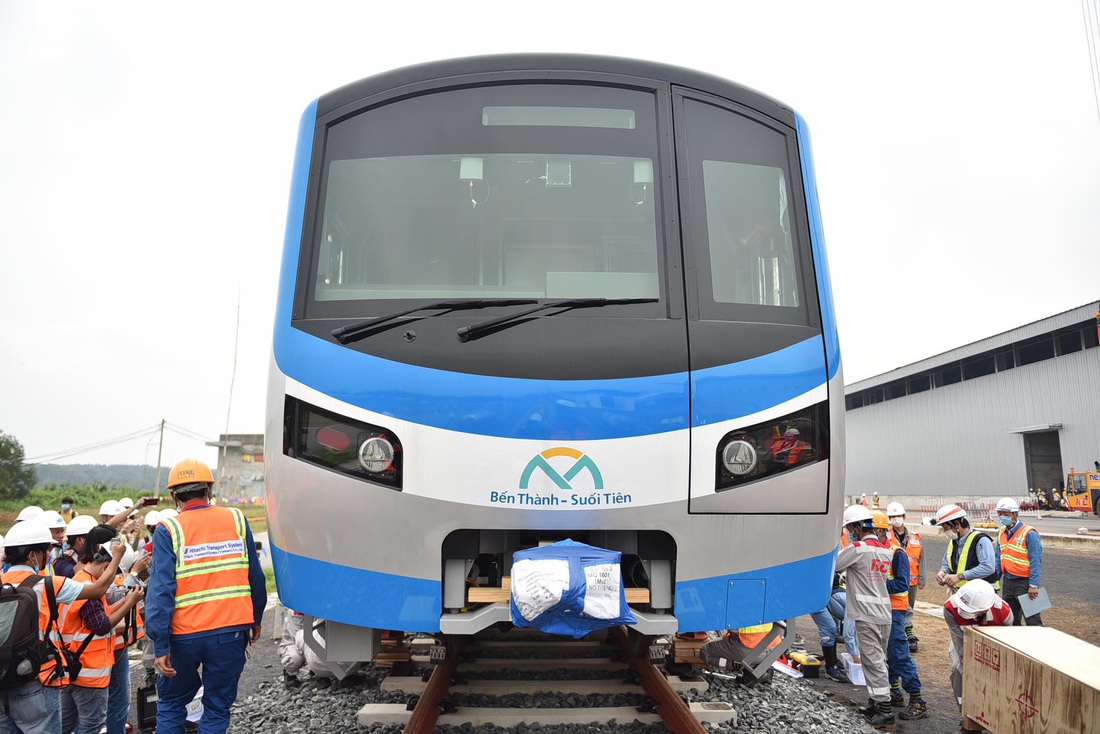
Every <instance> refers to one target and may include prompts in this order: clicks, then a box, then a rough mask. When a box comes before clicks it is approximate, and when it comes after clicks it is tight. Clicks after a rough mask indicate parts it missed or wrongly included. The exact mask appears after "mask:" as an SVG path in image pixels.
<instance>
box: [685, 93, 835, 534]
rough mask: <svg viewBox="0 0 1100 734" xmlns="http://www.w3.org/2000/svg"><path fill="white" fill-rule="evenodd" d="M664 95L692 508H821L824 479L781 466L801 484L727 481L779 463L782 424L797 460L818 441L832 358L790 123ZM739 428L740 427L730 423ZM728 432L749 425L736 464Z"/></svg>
mask: <svg viewBox="0 0 1100 734" xmlns="http://www.w3.org/2000/svg"><path fill="white" fill-rule="evenodd" d="M672 99H673V105H672V107H673V121H674V127H675V130H676V136H675V147H676V161H677V177H678V180H677V185H678V191H679V195H680V196H679V201H680V220H681V226H680V229H681V233H682V238H683V255H684V258H683V260H684V284H685V295H686V308H687V319H686V322H687V335H688V344H689V348H688V360H689V374H690V400H691V443H692V447H691V456H692V458H691V462H692V464H691V487H690V490H689V512H692V513H772V512H790V511H791V500H792V498H801V500H802V501H803V503H804V506H807V507H810V508H812V509H811V510H810V511H814V512H823V511H824V510H825V505H826V501H827V491H822V487H825V486H827V479H825V480H823V481H818V478H817V477H806V476H803V477H801V478H800V479H799V480H795V479H791V478H786V479H785V482H784V483H785V484H786V485H797V486H786V487H784V493H783V494H782V495H780V493H777V492H770V491H767V490H764V491H736V490H737V489H738V488H739V485H740V484H747V483H749V482H753V481H755V480H758V479H763V478H765V477H766V476H767V473H768V472H769V471H771V470H772V469H774V468H776V465H777V463H778V462H776V461H775V458H776V456H779V455H781V453H775V452H774V451H773V452H772V453H768V452H769V451H772V450H773V449H775V448H776V444H775V443H774V439H776V438H781V437H782V436H783V434H785V433H789V434H791V435H796V434H798V435H801V438H797V437H796V438H795V439H794V440H792V441H791V446H792V447H799V448H798V452H797V455H798V456H799V457H801V458H797V457H796V461H810V460H812V459H814V458H816V457H815V454H814V452H815V451H817V452H824V451H827V444H828V441H827V431H828V410H827V403H828V400H827V395H828V393H827V368H826V360H825V355H824V344H823V341H822V339H821V334H822V330H821V320H820V314H819V311H818V304H817V288H816V285H815V282H814V267H813V253H812V252H811V248H810V246H809V242H810V235H809V225H808V217H807V216H806V214H805V210H806V205H805V201H806V198H805V193H804V190H803V183H802V177H801V174H800V166H799V151H798V141H797V137H796V131H795V129H794V128H793V127H790V126H788V125H785V124H783V123H781V122H779V121H777V120H776V119H773V118H771V117H768V116H766V115H764V114H761V113H760V112H758V111H755V110H752V109H749V108H747V107H744V106H741V105H738V104H736V103H734V102H731V101H729V100H725V99H720V98H715V97H711V96H709V95H706V94H703V93H700V92H697V91H694V90H687V89H681V88H676V87H674V88H673V94H672ZM792 120H793V115H792ZM742 429H743V430H744V431H745V433H746V435H744V436H737V435H735V434H736V433H737V432H738V431H740V430H742ZM799 429H802V430H799ZM822 431H824V436H822V433H821V432H822ZM733 439H738V440H740V439H744V440H743V442H742V443H739V444H737V446H735V447H734V449H733V453H734V454H736V456H734V459H735V462H736V461H741V462H743V463H741V464H737V467H738V468H740V467H742V466H743V467H744V468H745V475H744V476H736V475H730V474H729V472H728V471H726V472H724V471H723V466H724V464H723V461H722V451H723V450H724V445H725V444H727V443H729V442H730V441H731V440H733ZM812 442H813V443H816V445H811V443H812ZM765 454H768V456H769V460H770V464H769V466H765V464H766V463H767V462H765V461H764V459H765ZM786 455H787V456H790V455H791V454H786ZM753 462H755V463H753ZM785 462H786V459H785V458H784V466H783V467H780V468H786V466H785ZM824 471H825V472H826V474H827V468H825V469H824ZM793 474H795V473H793V472H792V475H793ZM725 480H730V481H729V482H726V483H725V484H723V482H724V481H725ZM819 505H820V507H818V506H819Z"/></svg>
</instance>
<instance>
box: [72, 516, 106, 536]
mask: <svg viewBox="0 0 1100 734" xmlns="http://www.w3.org/2000/svg"><path fill="white" fill-rule="evenodd" d="M98 524H99V521H98V520H96V519H95V518H94V517H92V516H91V515H77V516H76V517H74V518H73V519H72V520H69V524H68V525H67V526H66V527H65V535H68V536H69V537H70V538H72V537H75V536H77V535H87V534H88V532H89V531H90V530H91V529H92V528H94V527H95V526H96V525H98Z"/></svg>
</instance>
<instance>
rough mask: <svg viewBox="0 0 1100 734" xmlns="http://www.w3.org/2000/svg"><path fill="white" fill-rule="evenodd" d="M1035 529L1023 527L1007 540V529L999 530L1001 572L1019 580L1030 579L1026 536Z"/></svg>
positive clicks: (1029, 558) (1029, 559)
mask: <svg viewBox="0 0 1100 734" xmlns="http://www.w3.org/2000/svg"><path fill="white" fill-rule="evenodd" d="M1032 530H1035V528H1033V527H1031V526H1030V525H1024V526H1023V527H1022V528H1020V530H1019V532H1017V533H1016V535H1014V536H1013V537H1012V539H1011V540H1009V538H1008V529H1007V528H1006V529H1004V530H1001V536H1000V545H1001V571H1002V572H1004V573H1008V574H1012V575H1013V576H1018V577H1020V578H1025V579H1026V578H1030V577H1031V557H1030V556H1028V554H1027V534H1028V533H1030V532H1031V531H1032Z"/></svg>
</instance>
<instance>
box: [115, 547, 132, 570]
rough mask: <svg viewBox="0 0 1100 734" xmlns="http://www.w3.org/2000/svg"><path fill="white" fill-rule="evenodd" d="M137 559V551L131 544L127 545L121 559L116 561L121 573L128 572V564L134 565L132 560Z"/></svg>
mask: <svg viewBox="0 0 1100 734" xmlns="http://www.w3.org/2000/svg"><path fill="white" fill-rule="evenodd" d="M136 560H137V551H135V550H134V548H133V546H131V545H127V546H126V552H125V553H123V554H122V559H121V560H120V561H119V562H118V570H119V571H122V573H129V571H130V566H133V565H134V561H136Z"/></svg>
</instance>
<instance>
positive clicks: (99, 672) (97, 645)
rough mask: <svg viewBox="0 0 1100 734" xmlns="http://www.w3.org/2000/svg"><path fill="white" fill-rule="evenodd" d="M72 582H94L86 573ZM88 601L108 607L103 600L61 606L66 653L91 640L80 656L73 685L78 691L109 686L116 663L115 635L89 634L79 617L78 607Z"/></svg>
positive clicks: (112, 632) (111, 633) (62, 637)
mask: <svg viewBox="0 0 1100 734" xmlns="http://www.w3.org/2000/svg"><path fill="white" fill-rule="evenodd" d="M73 581H76V582H77V583H89V584H90V583H95V578H93V577H92V575H91V574H90V573H88V572H87V571H78V572H77V573H76V575H75V576H73ZM89 601H92V602H95V601H99V602H100V603H102V604H103V606H104V607H106V606H107V600H106V598H105V597H100V598H99V599H98V600H96V599H77V600H76V601H74V602H73V603H72V604H62V605H61V640H62V641H63V642H64V643H65V646H66V647H67V648H68V649H69V652H74V653H75V652H76V651H77V650H79V649H80V647H81V645H83V644H84V640H86V639H88V638H89V637H90V638H91V642H89V643H88V646H87V647H85V648H84V652H83V653H81V655H80V665H81V668H80V673H79V674H78V675H77V676H76V680H74V681H72V683H73V685H74V686H80V687H81V688H106V687H107V686H108V685H110V683H111V668H112V667H113V666H114V664H115V633H114V630H111V631H110V632H108V633H107V634H105V635H96V634H92V631H91V630H90V629H88V627H87V626H86V625H85V624H84V620H83V619H81V618H80V610H81V608H83V606H84V605H85V604H87V603H88V602H89Z"/></svg>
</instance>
